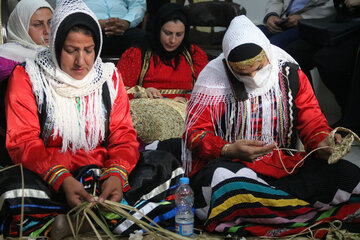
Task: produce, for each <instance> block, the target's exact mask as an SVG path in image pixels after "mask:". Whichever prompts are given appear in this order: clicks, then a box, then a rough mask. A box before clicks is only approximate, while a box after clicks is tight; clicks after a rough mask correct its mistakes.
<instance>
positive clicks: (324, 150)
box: [316, 133, 342, 161]
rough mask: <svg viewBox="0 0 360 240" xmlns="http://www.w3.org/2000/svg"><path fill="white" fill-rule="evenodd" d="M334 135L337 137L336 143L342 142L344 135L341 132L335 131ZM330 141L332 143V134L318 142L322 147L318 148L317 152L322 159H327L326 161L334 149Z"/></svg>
mask: <svg viewBox="0 0 360 240" xmlns="http://www.w3.org/2000/svg"><path fill="white" fill-rule="evenodd" d="M334 137H335V144H338V143H341V142H342V137H341V135H340V134H338V133H335V135H334ZM330 143H331V140H330V136H327V137H326V138H325V139H324V140H323V141H321V142H320V143H319V144H318V146H317V147H318V148H321V149H319V150H317V151H316V152H317V154H318V156H319V158H320V159H322V160H326V161H327V160H328V159H329V157H330V155H331V154H332V152H333V149H332V148H330V145H331V144H330Z"/></svg>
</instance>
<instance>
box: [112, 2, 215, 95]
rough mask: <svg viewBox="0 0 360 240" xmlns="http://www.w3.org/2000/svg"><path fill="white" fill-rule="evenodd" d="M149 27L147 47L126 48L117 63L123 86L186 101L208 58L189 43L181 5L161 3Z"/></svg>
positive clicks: (186, 22)
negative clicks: (139, 87) (135, 87)
mask: <svg viewBox="0 0 360 240" xmlns="http://www.w3.org/2000/svg"><path fill="white" fill-rule="evenodd" d="M151 26H152V27H153V29H152V31H151V34H150V36H148V41H147V42H148V44H147V46H146V47H143V48H140V47H132V48H130V49H128V50H127V51H125V53H124V54H123V55H122V56H121V58H120V60H119V62H118V64H117V68H118V69H119V70H120V72H121V74H122V77H123V81H124V84H125V86H126V87H127V88H128V89H129V88H133V87H134V86H141V87H144V88H145V90H146V95H147V97H149V98H163V97H166V98H173V99H174V100H177V101H183V102H186V101H187V99H188V98H189V97H190V93H191V90H192V87H193V85H194V83H195V81H196V78H197V77H198V75H199V73H200V71H201V70H202V69H203V68H204V67H205V65H206V64H207V63H208V59H207V55H206V53H205V52H204V51H203V50H201V49H200V48H199V47H198V46H196V45H193V44H190V43H189V42H188V34H189V25H188V19H187V15H186V12H185V9H184V7H183V6H181V5H179V4H175V3H167V4H164V5H163V6H161V8H159V10H158V11H157V14H156V17H155V19H154V22H153V23H152V25H151ZM129 92H131V90H128V93H129ZM135 95H136V94H135ZM129 97H130V98H133V97H134V94H129Z"/></svg>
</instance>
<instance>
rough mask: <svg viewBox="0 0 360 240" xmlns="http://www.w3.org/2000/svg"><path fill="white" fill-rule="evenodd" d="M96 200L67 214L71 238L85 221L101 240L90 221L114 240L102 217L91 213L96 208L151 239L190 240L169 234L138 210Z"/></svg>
mask: <svg viewBox="0 0 360 240" xmlns="http://www.w3.org/2000/svg"><path fill="white" fill-rule="evenodd" d="M97 199H98V198H97V197H95V200H96V201H95V202H96V203H95V206H92V205H93V204H92V203H89V202H84V203H82V204H80V205H79V206H77V207H75V208H73V209H71V210H70V211H69V212H68V214H67V219H68V221H69V225H70V228H71V231H72V233H73V237H74V238H75V239H77V238H78V235H79V230H80V228H81V227H82V225H83V224H84V223H85V221H87V222H88V223H89V224H90V225H91V228H92V230H93V231H94V233H95V235H96V236H97V238H98V239H102V236H101V234H100V233H99V231H98V229H97V228H96V226H95V225H94V224H93V222H92V220H93V221H94V222H96V224H97V225H98V226H99V227H100V228H101V229H102V230H103V231H104V233H105V234H106V235H107V237H109V238H110V239H116V237H115V235H114V234H113V233H112V232H111V231H110V229H109V228H108V226H107V224H106V221H105V220H104V219H103V218H102V217H99V216H98V215H97V214H96V213H95V212H94V211H93V208H96V207H98V208H101V209H102V210H104V211H108V212H111V213H114V214H118V215H119V216H122V217H124V218H126V219H129V220H131V221H133V222H134V223H135V224H137V225H138V226H139V227H140V228H141V229H143V230H144V231H145V232H146V234H149V235H151V236H152V237H153V239H159V240H161V239H164V240H165V239H170V240H180V239H183V240H191V238H188V237H184V236H181V235H179V234H176V233H174V232H171V231H169V230H166V229H164V228H162V227H161V226H159V225H158V224H157V223H155V222H154V221H152V220H151V219H150V218H148V217H147V216H146V215H144V214H143V213H141V212H140V211H139V210H138V209H136V208H134V207H131V206H128V205H124V204H121V203H118V202H112V201H108V200H105V201H104V202H102V203H100V202H98V201H97ZM129 211H134V212H137V213H139V214H141V216H143V217H144V218H145V219H146V220H148V222H145V221H142V220H139V219H137V218H135V217H133V216H132V215H131V214H130V213H129ZM72 217H75V226H73V224H72Z"/></svg>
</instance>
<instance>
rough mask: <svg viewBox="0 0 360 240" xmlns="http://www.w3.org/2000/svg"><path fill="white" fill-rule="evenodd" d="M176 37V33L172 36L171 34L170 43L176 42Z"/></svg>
mask: <svg viewBox="0 0 360 240" xmlns="http://www.w3.org/2000/svg"><path fill="white" fill-rule="evenodd" d="M175 39H176V36H175V35H171V36H170V43H174V42H175Z"/></svg>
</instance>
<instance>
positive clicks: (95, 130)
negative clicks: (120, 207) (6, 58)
mask: <svg viewBox="0 0 360 240" xmlns="http://www.w3.org/2000/svg"><path fill="white" fill-rule="evenodd" d="M101 46H102V34H101V28H100V25H99V22H98V20H97V19H96V17H95V15H94V13H93V12H92V11H91V10H90V9H89V8H88V7H87V6H86V4H85V3H84V2H82V1H81V0H63V1H61V2H60V3H59V4H58V5H57V7H56V9H55V12H54V15H53V18H52V22H51V30H50V46H49V48H48V49H44V50H42V51H40V52H38V54H37V55H36V57H35V59H34V60H31V59H27V60H26V62H25V64H21V65H18V66H16V67H15V69H14V71H13V72H12V74H11V76H10V78H9V82H8V88H7V92H6V96H5V109H6V120H7V132H6V147H7V150H8V153H9V155H10V157H11V160H12V161H13V163H14V164H22V167H23V176H22V175H19V173H20V172H19V169H18V168H14V167H13V168H10V169H8V170H7V171H2V172H0V196H1V197H2V201H1V203H3V204H0V207H1V213H2V214H0V223H3V224H4V226H3V227H2V228H1V230H0V231H2V232H0V233H2V234H3V235H5V236H12V237H16V236H19V235H20V234H23V235H26V236H28V235H30V236H31V237H37V236H40V235H46V236H49V235H48V234H49V231H50V230H51V227H52V229H53V230H51V237H52V239H59V238H61V237H63V236H65V235H67V234H68V233H70V234H71V231H70V229H69V228H68V227H67V225H66V224H65V225H64V224H63V223H64V221H63V220H64V219H66V217H65V216H64V215H63V213H67V212H68V211H69V210H70V209H71V208H73V207H76V206H78V205H80V204H81V203H83V202H91V203H95V201H96V200H95V197H94V195H96V196H98V200H97V201H99V202H103V201H105V200H110V201H114V202H120V201H122V202H123V203H128V204H131V205H134V204H135V202H137V201H138V200H139V199H140V198H141V200H142V204H143V205H142V207H144V213H145V214H146V213H147V212H146V211H151V213H152V217H154V218H156V216H158V215H154V212H155V213H164V214H165V213H167V216H166V217H169V216H170V215H171V213H170V215H169V214H168V211H169V209H172V208H173V207H174V206H175V203H174V200H172V202H168V204H159V203H158V202H162V201H164V200H165V199H166V198H167V196H168V195H172V194H174V193H173V191H174V189H175V188H174V186H173V185H175V184H176V183H177V182H178V178H180V176H181V175H182V174H183V173H184V172H183V170H182V168H181V166H180V165H179V164H178V161H177V159H175V158H174V157H172V156H171V154H167V153H162V152H160V151H150V152H146V153H142V157H141V158H139V155H140V154H139V151H138V147H139V143H138V142H137V139H136V131H135V129H134V127H133V124H132V119H131V116H130V106H129V99H128V96H127V93H126V91H125V87H124V84H123V81H122V79H121V75H120V73H119V72H118V70H117V69H116V67H115V65H114V64H113V63H103V62H102V60H101V58H100V57H99V56H100V52H101ZM135 166H137V167H135ZM131 174H132V175H131ZM22 178H23V181H24V185H22ZM130 184H131V187H130ZM158 185H160V189H159V190H157V189H156V190H154V191H153V188H156V187H157V186H158ZM21 189H24V192H25V195H22V190H21ZM149 199H150V200H151V201H153V202H150V203H147V200H149ZM150 200H149V201H150ZM22 203H23V204H22ZM23 206H25V209H24V212H23V213H21V208H22V207H23ZM157 208H159V209H160V210H158V211H156V210H155V211H154V209H157ZM94 209H97V208H94ZM173 212H174V211H173ZM101 213H104V212H98V214H101ZM21 214H22V216H23V217H24V221H23V222H19V221H20V217H19V216H20V215H21ZM134 214H136V213H134ZM103 215H104V216H103V217H104V218H102V219H106V217H107V215H106V214H103ZM173 215H174V214H173ZM55 216H56V219H55V221H54V217H55ZM110 217H111V216H110ZM160 219H162V218H160ZM125 220H126V219H125ZM125 220H124V219H122V218H117V220H116V219H112V218H110V219H109V222H107V224H109V228H110V229H111V230H114V231H115V232H116V233H117V234H119V233H124V232H125V231H126V230H128V229H129V231H130V232H133V231H134V229H137V226H136V225H135V224H133V223H132V224H129V223H128V222H125V223H124V224H123V225H122V224H121V222H120V221H125ZM114 221H119V222H117V223H118V225H116V224H114ZM158 221H160V220H158ZM161 221H162V220H161ZM53 222H54V224H53V225H52V223H53ZM65 223H66V221H65ZM134 225H135V226H134ZM115 227H116V229H115ZM21 230H23V231H22V232H21Z"/></svg>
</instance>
